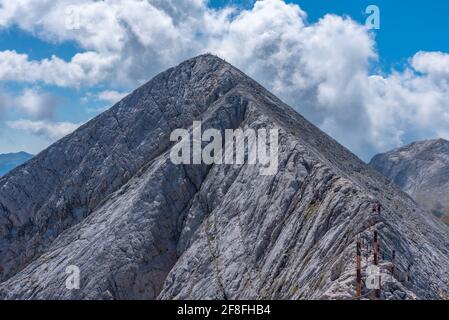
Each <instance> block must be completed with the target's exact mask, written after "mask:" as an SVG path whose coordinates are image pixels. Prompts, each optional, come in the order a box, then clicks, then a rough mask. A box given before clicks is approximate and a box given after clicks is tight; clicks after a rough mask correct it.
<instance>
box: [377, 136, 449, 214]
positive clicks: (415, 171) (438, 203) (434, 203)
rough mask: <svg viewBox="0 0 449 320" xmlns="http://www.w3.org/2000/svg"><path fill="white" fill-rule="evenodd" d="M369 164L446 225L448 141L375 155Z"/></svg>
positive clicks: (430, 141)
mask: <svg viewBox="0 0 449 320" xmlns="http://www.w3.org/2000/svg"><path fill="white" fill-rule="evenodd" d="M370 165H371V166H372V167H374V168H375V169H376V170H378V171H380V172H381V173H383V174H384V175H385V176H386V177H387V178H388V179H390V180H391V181H393V182H394V183H396V184H397V185H398V186H399V187H400V188H402V190H404V191H405V192H407V193H408V194H409V195H411V196H412V197H413V198H414V199H415V200H416V201H417V202H418V203H419V204H421V205H422V206H423V207H424V208H426V209H427V210H429V211H431V212H432V213H433V214H435V215H436V216H437V217H439V218H443V219H446V221H448V222H449V220H447V219H448V217H449V196H448V194H449V141H446V140H443V139H438V140H427V141H421V142H415V143H412V144H410V145H407V146H405V147H402V148H399V149H396V150H392V151H389V152H387V153H384V154H379V155H377V156H375V157H374V158H373V159H372V160H371V162H370Z"/></svg>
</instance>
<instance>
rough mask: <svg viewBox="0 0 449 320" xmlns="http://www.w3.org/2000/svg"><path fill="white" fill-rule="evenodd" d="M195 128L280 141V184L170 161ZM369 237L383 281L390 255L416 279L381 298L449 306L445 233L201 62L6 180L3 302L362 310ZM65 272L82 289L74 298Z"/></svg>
mask: <svg viewBox="0 0 449 320" xmlns="http://www.w3.org/2000/svg"><path fill="white" fill-rule="evenodd" d="M194 120H201V121H202V123H203V129H207V128H215V129H221V130H223V129H236V128H242V129H246V128H253V129H258V128H276V129H278V130H279V170H278V172H277V174H275V175H271V176H264V175H261V174H260V165H252V164H248V163H246V164H244V165H225V164H222V165H216V164H214V165H205V164H202V165H175V164H173V162H172V161H171V160H170V150H171V148H172V147H173V142H170V139H169V137H170V134H171V132H172V131H173V130H175V129H177V128H189V127H191V126H192V122H193V121H194ZM379 203H380V204H381V205H382V208H383V210H382V213H381V214H378V213H375V212H372V207H373V205H377V204H379ZM374 229H377V230H378V231H379V234H380V239H381V252H382V255H381V261H380V267H381V269H382V270H383V271H385V272H387V271H388V270H389V268H390V264H389V261H390V260H391V255H392V250H395V251H396V255H397V269H398V270H399V271H400V272H402V273H404V272H405V271H406V270H407V268H408V267H409V266H410V265H412V266H413V267H412V269H411V279H410V281H400V280H401V279H400V277H396V278H392V279H390V281H389V282H388V283H386V284H385V285H384V286H383V291H382V297H383V298H386V299H410V298H434V299H442V298H447V297H448V295H449V289H448V288H449V274H448V265H449V229H448V228H447V227H446V226H444V225H443V224H442V223H440V222H439V221H438V220H437V219H434V218H433V217H432V216H429V215H428V214H426V212H425V211H423V210H422V209H420V208H419V207H418V206H417V205H416V204H415V202H414V201H413V200H412V199H411V198H410V197H409V196H407V195H406V194H405V193H403V192H402V191H400V190H399V188H396V187H394V186H392V185H391V184H389V183H388V181H387V179H386V178H384V177H383V176H382V175H380V174H379V173H377V172H376V171H375V170H373V169H371V168H370V167H369V166H367V165H365V164H364V163H363V162H362V161H360V160H359V159H358V158H357V157H356V156H354V155H353V154H351V153H350V152H349V151H348V150H346V149H345V148H343V147H342V146H341V145H339V144H338V143H337V142H336V141H334V140H333V139H332V138H330V137H329V136H327V135H326V134H324V133H323V132H321V131H320V130H319V129H317V128H316V127H314V126H313V125H312V124H310V123H309V122H308V121H306V120H305V119H304V118H302V117H301V116H300V115H299V114H298V113H296V112H295V111H294V110H293V109H291V108H290V107H288V106H287V105H285V104H284V103H282V102H281V101H280V100H279V99H277V98H276V97H275V96H273V95H272V94H271V93H269V92H268V91H266V90H265V89H264V88H263V87H261V86H260V85H259V84H257V83H256V82H255V81H254V80H252V79H250V78H248V77H247V76H245V75H244V74H243V73H242V72H241V71H239V70H237V69H236V68H234V67H232V66H231V65H230V64H228V63H226V62H224V61H223V60H221V59H219V58H217V57H215V56H212V55H203V56H199V57H196V58H193V59H191V60H188V61H186V62H184V63H182V64H181V65H179V66H177V67H176V68H172V69H169V70H167V71H165V72H164V73H161V74H160V75H158V76H156V77H155V78H154V79H153V80H151V81H150V82H148V83H147V84H145V85H144V86H142V87H140V88H139V89H137V90H136V91H134V92H133V93H132V94H130V95H129V96H128V97H126V98H125V99H123V100H122V101H121V102H119V103H118V104H116V105H115V106H113V107H112V108H111V109H110V110H108V111H106V112H105V113H103V114H101V115H100V116H98V117H97V118H95V119H93V120H92V121H90V122H88V123H87V124H86V125H84V126H82V127H81V128H80V129H78V130H77V131H75V132H74V133H73V134H71V135H69V136H67V137H65V138H63V139H62V140H60V141H59V142H57V143H55V144H54V145H53V146H51V147H49V148H48V149H47V150H45V151H44V152H42V153H41V154H39V155H38V156H36V157H35V158H33V159H32V160H31V161H30V162H28V163H27V164H26V165H25V166H22V167H20V168H19V169H17V170H15V171H14V172H13V173H11V174H9V175H7V176H5V177H3V178H1V179H0V266H1V269H0V270H1V278H0V282H1V283H0V298H3V299H248V298H254V299H352V298H353V297H354V290H355V240H356V238H358V237H360V238H361V239H363V240H364V243H366V244H369V243H371V241H372V236H373V230H374ZM362 251H363V254H364V256H365V255H366V258H365V259H364V260H363V264H362V269H363V270H362V272H363V274H364V276H366V267H367V266H368V265H369V264H370V261H371V258H370V255H369V248H366V249H365V246H364V249H363V250H362ZM68 266H77V267H78V268H79V270H80V275H81V281H80V289H75V290H68V289H67V288H66V284H65V282H66V279H67V273H66V268H67V267H68ZM363 295H364V296H365V297H368V298H370V297H372V292H371V291H370V290H368V289H367V288H364V290H363Z"/></svg>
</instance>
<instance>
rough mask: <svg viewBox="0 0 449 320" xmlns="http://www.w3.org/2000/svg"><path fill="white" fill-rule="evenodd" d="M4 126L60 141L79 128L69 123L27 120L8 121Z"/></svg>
mask: <svg viewBox="0 0 449 320" xmlns="http://www.w3.org/2000/svg"><path fill="white" fill-rule="evenodd" d="M6 124H7V125H8V126H9V127H10V128H12V129H19V130H24V131H26V132H28V133H30V134H33V135H37V136H41V137H45V138H48V139H50V140H56V139H60V138H62V137H64V136H66V135H68V134H70V133H72V132H73V131H74V130H76V129H77V128H78V127H79V126H80V124H76V123H71V122H52V121H32V120H27V119H22V120H15V121H8V122H6Z"/></svg>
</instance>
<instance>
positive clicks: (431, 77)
mask: <svg viewBox="0 0 449 320" xmlns="http://www.w3.org/2000/svg"><path fill="white" fill-rule="evenodd" d="M0 4H1V5H0V27H3V28H8V27H11V26H13V25H16V26H18V27H19V28H21V29H23V30H26V31H28V32H31V33H32V34H34V35H36V36H37V37H40V38H41V39H44V40H45V41H51V42H60V43H62V42H66V41H74V42H75V43H77V45H78V46H79V47H80V48H82V52H79V53H78V54H76V55H75V56H73V58H72V59H71V60H70V61H65V60H63V59H60V58H58V57H56V56H54V57H49V58H48V59H43V60H39V61H34V60H31V59H30V58H29V57H28V56H27V55H26V54H22V53H17V52H15V51H12V50H8V51H3V52H0V83H1V82H8V81H9V82H11V81H12V82H14V81H16V82H23V83H43V84H50V85H56V86H61V87H73V88H79V87H83V86H84V87H86V86H87V87H90V86H95V85H100V84H101V85H102V88H105V89H104V92H103V94H102V96H98V97H97V99H100V100H103V101H105V102H110V103H113V102H112V101H113V100H119V98H120V97H121V92H125V91H129V90H130V89H133V88H135V87H136V86H137V85H139V84H141V83H142V82H144V81H146V80H149V79H150V78H151V77H152V76H154V75H155V74H156V73H158V72H160V71H162V70H164V69H166V68H168V67H170V66H172V65H175V64H177V63H178V62H181V61H182V60H185V59H187V58H190V57H192V56H195V55H197V54H200V53H204V52H212V53H215V54H217V55H219V56H220V57H222V58H224V59H226V60H227V61H229V62H230V63H232V64H234V65H236V66H237V67H239V68H240V69H242V70H243V71H245V72H246V73H247V74H249V75H250V76H252V77H253V78H255V79H256V80H257V81H259V82H261V83H262V84H263V85H264V86H266V87H267V88H268V89H270V90H272V91H273V92H274V93H275V94H277V95H278V96H279V97H280V98H281V99H283V100H284V101H286V102H287V103H289V104H290V105H291V106H292V107H294V108H296V109H297V110H298V111H299V112H300V113H301V114H303V115H304V116H305V117H306V118H308V119H309V120H311V121H312V122H313V123H314V124H316V125H317V126H319V127H320V128H321V129H323V130H324V131H326V132H327V133H328V134H330V135H331V136H333V137H334V138H336V139H337V140H338V141H339V142H341V143H343V144H344V145H345V146H346V147H348V148H350V149H351V150H352V151H354V152H355V153H357V154H358V155H359V156H361V157H363V158H364V159H365V160H369V157H370V156H371V155H373V154H374V153H376V152H379V151H385V150H386V149H389V148H393V147H397V146H399V145H401V144H404V143H406V142H409V141H411V140H417V139H425V138H433V137H443V138H449V129H448V128H449V99H447V97H448V96H449V89H448V83H449V55H448V54H446V53H443V52H418V53H416V55H414V56H413V57H410V59H409V63H408V64H407V65H406V66H405V69H404V70H403V71H392V72H390V73H389V74H373V73H372V72H371V68H370V66H371V65H372V64H373V63H376V61H377V52H376V49H375V48H376V40H375V34H374V33H373V32H371V31H369V30H368V29H367V28H366V27H365V26H363V25H361V24H359V23H357V22H355V21H353V20H351V19H350V18H348V17H341V16H337V15H332V14H329V15H326V16H324V17H323V18H321V19H320V20H319V21H317V22H316V23H309V22H308V21H307V13H306V12H304V11H303V10H302V9H301V8H300V7H299V6H298V5H295V4H287V3H285V2H284V1H281V0H263V1H256V2H255V3H254V6H253V7H252V8H250V9H247V10H242V9H238V8H231V7H225V8H223V9H211V8H209V7H208V6H207V1H203V0H176V1H174V0H173V1H172V0H149V1H137V0H136V1H130V0H126V1H125V0H109V1H108V0H106V1H94V0H78V1H68V0H61V1H57V2H56V1H49V0H42V1H38V2H37V1H32V0H20V1H6V0H0ZM112 87H113V88H123V90H121V91H113V90H111V89H109V88H112Z"/></svg>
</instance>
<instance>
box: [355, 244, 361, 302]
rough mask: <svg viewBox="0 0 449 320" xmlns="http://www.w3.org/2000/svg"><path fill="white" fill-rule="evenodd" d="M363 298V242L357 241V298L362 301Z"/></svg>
mask: <svg viewBox="0 0 449 320" xmlns="http://www.w3.org/2000/svg"><path fill="white" fill-rule="evenodd" d="M361 297H362V242H361V241H360V239H358V240H357V257H356V284H355V298H356V299H357V300H360V299H361Z"/></svg>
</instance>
